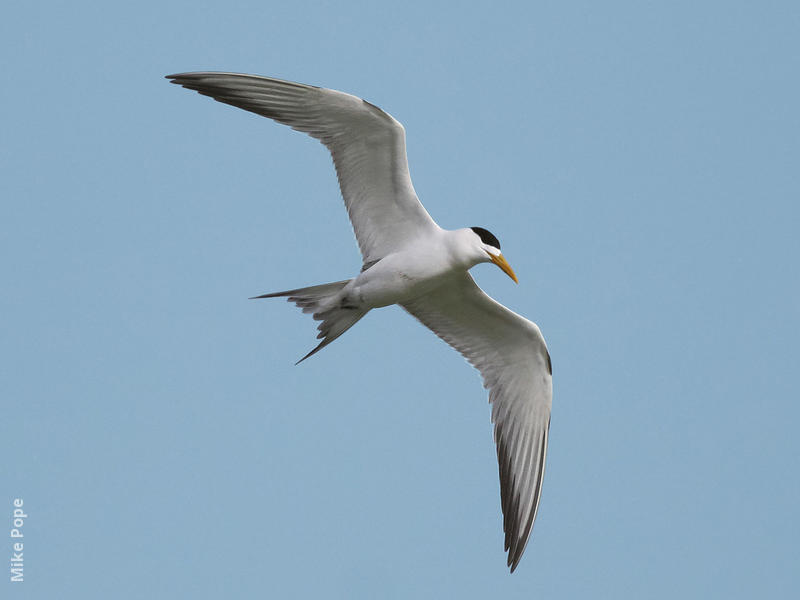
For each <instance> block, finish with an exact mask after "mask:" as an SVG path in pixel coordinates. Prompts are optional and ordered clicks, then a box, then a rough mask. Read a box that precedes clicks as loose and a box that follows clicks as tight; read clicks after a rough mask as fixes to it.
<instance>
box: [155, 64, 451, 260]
mask: <svg viewBox="0 0 800 600" xmlns="http://www.w3.org/2000/svg"><path fill="white" fill-rule="evenodd" d="M167 78H168V79H170V80H171V81H172V83H177V84H179V85H182V86H183V87H185V88H188V89H190V90H196V91H198V92H200V93H201V94H203V95H205V96H210V97H212V98H214V99H215V100H219V101H220V102H224V103H226V104H231V105H233V106H237V107H239V108H243V109H245V110H249V111H250V112H254V113H256V114H259V115H263V116H265V117H269V118H270V119H274V120H275V121H278V122H279V123H283V124H284V125H289V126H290V127H292V128H293V129H296V130H298V131H302V132H304V133H307V134H309V135H310V136H312V137H314V138H316V139H318V140H320V141H321V142H322V143H323V144H324V145H325V146H326V147H327V148H328V150H329V151H330V153H331V156H332V157H333V164H334V166H335V167H336V174H337V175H338V177H339V187H340V188H341V190H342V196H343V197H344V203H345V206H346V207H347V212H348V213H349V215H350V222H351V223H352V224H353V230H354V231H355V235H356V240H357V241H358V246H359V248H360V249H361V254H362V255H363V257H364V262H365V263H366V262H370V261H374V260H379V259H381V258H383V257H384V256H386V255H387V254H389V253H391V252H393V251H395V250H397V249H399V248H401V247H403V246H405V245H406V244H407V243H408V241H409V240H412V239H414V238H415V237H417V236H420V235H425V234H426V233H428V232H429V231H431V230H434V229H436V228H437V227H438V226H437V225H436V223H435V222H434V221H433V219H431V217H430V215H429V214H428V213H427V211H426V210H425V208H424V207H423V206H422V204H421V203H420V201H419V199H418V198H417V194H416V193H415V192H414V186H413V185H412V183H411V176H410V175H409V173H408V160H407V158H406V136H405V130H404V129H403V126H402V125H401V124H400V123H398V122H397V121H396V120H395V119H394V118H392V117H391V115H389V114H387V113H385V112H383V111H382V110H381V109H379V108H378V107H377V106H373V105H372V104H370V103H369V102H367V101H365V100H362V99H361V98H357V97H356V96H351V95H350V94H345V93H342V92H337V91H335V90H328V89H324V88H319V87H314V86H310V85H303V84H300V83H292V82H289V81H281V80H280V79H271V78H269V77H259V76H256V75H243V74H239V73H209V72H201V73H181V74H178V75H168V76H167Z"/></svg>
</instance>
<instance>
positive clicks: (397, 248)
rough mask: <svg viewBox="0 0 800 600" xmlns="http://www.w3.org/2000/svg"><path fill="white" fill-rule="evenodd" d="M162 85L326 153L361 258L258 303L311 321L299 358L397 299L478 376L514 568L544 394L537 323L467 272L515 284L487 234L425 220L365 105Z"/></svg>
mask: <svg viewBox="0 0 800 600" xmlns="http://www.w3.org/2000/svg"><path fill="white" fill-rule="evenodd" d="M168 78H169V79H170V80H171V81H172V82H173V83H177V84H179V85H182V86H183V87H185V88H188V89H192V90H196V91H198V92H200V93H201V94H204V95H206V96H210V97H212V98H214V99H216V100H219V101H220V102H225V103H226V104H231V105H233V106H237V107H239V108H243V109H245V110H249V111H251V112H254V113H257V114H260V115H263V116H265V117H269V118H271V119H274V120H275V121H278V122H279V123H283V124H285V125H289V126H291V127H292V128H293V129H296V130H298V131H302V132H304V133H307V134H309V135H311V136H312V137H315V138H317V139H318V140H320V141H321V142H322V143H323V144H324V145H325V146H326V147H327V148H328V150H329V151H330V153H331V156H332V157H333V162H334V165H335V167H336V173H337V175H338V177H339V185H340V188H341V191H342V196H343V198H344V202H345V206H346V207H347V211H348V214H349V215H350V221H351V223H352V224H353V230H354V232H355V235H356V239H357V241H358V246H359V248H360V250H361V254H362V256H363V259H364V265H363V268H362V270H361V273H360V274H359V275H357V276H356V277H355V278H353V279H349V280H344V281H338V282H335V283H328V284H322V285H317V286H312V287H307V288H299V289H296V290H288V291H285V292H277V293H272V294H264V295H263V296H258V297H259V298H270V297H288V299H289V300H290V301H292V302H294V303H295V304H297V306H299V307H300V308H301V309H302V310H303V312H306V313H310V314H312V315H313V317H314V318H315V319H317V320H319V321H321V323H320V325H319V335H318V337H319V338H321V339H322V341H321V342H320V344H319V345H318V346H317V347H316V348H314V349H313V350H312V351H311V352H309V353H308V354H307V355H306V356H305V357H303V359H301V361H302V360H305V359H306V358H308V357H309V356H311V355H312V354H314V353H315V352H317V351H319V350H320V349H322V348H324V347H325V346H326V345H328V344H329V343H331V342H332V341H333V340H334V339H336V338H337V337H339V336H340V335H342V333H344V332H345V331H347V330H348V329H349V328H350V327H352V326H353V325H354V324H355V323H356V322H357V321H358V320H359V319H360V318H361V317H363V316H364V315H365V314H366V313H367V312H368V311H369V310H371V309H373V308H378V307H382V306H387V305H390V304H399V305H400V306H402V307H403V308H404V309H405V310H406V311H408V312H409V313H410V314H412V315H413V316H414V317H416V318H417V319H418V320H419V321H420V322H421V323H423V324H424V325H425V326H426V327H428V328H429V329H431V330H432V331H433V332H434V333H435V334H436V335H438V336H439V337H440V338H442V339H443V340H444V341H446V342H447V343H448V344H450V345H451V346H452V347H453V348H455V349H456V350H458V351H459V352H460V353H461V354H462V355H464V357H465V358H466V359H467V360H468V361H469V362H470V363H471V364H472V365H473V366H474V367H475V368H476V369H478V370H479V371H480V373H481V375H482V376H483V380H484V385H485V387H486V388H488V389H489V401H490V402H491V403H492V422H493V423H494V437H495V442H496V444H497V458H498V463H499V467H500V496H501V504H502V509H503V516H504V520H503V529H504V531H505V548H506V550H507V551H508V565H509V566H510V567H511V571H512V572H513V571H514V569H515V568H516V566H517V564H518V563H519V560H520V558H521V557H522V553H523V552H524V550H525V546H526V544H527V542H528V539H529V537H530V533H531V528H532V527H533V522H534V520H535V518H536V512H537V508H538V505H539V498H540V496H541V491H542V477H543V476H544V465H545V456H546V453H547V435H548V430H549V426H550V408H551V403H552V392H553V387H552V369H551V366H550V356H549V354H548V352H547V347H546V345H545V342H544V338H543V337H542V334H541V332H540V331H539V328H538V327H537V326H536V325H535V324H534V323H532V322H531V321H528V320H527V319H525V318H523V317H521V316H519V315H517V314H516V313H514V312H512V311H511V310H509V309H507V308H506V307H504V306H503V305H502V304H499V303H498V302H495V301H494V300H493V299H492V298H490V297H489V296H487V295H486V294H485V293H484V292H483V291H482V290H481V289H480V288H479V287H478V286H477V285H476V284H475V282H474V280H473V279H472V277H471V276H470V275H469V273H468V270H469V269H470V268H471V267H473V266H474V265H476V264H478V263H482V262H493V263H495V264H496V265H498V266H499V267H500V268H501V269H502V270H503V271H505V272H506V273H507V274H508V275H509V276H510V277H512V278H513V279H514V281H516V276H515V275H514V272H513V270H512V269H511V267H510V266H509V264H508V262H506V260H505V258H504V257H503V255H502V254H501V253H500V243H499V242H498V241H497V238H496V237H494V236H493V235H492V234H491V233H489V232H488V231H486V230H485V229H482V228H480V227H473V228H467V229H458V230H455V231H447V230H444V229H442V228H440V227H439V226H438V225H437V224H436V223H435V222H434V221H433V219H431V217H430V215H429V214H428V213H427V211H426V210H425V208H424V207H423V206H422V204H421V203H420V201H419V199H418V198H417V195H416V193H415V192H414V186H413V185H412V183H411V177H410V175H409V172H408V161H407V159H406V147H405V130H404V129H403V126H402V125H401V124H400V123H399V122H397V121H396V120H395V119H394V118H392V117H391V116H390V115H388V114H387V113H385V112H383V111H382V110H381V109H379V108H378V107H376V106H373V105H372V104H370V103H369V102H366V101H365V100H362V99H360V98H357V97H356V96H351V95H350V94H345V93H342V92H337V91H334V90H328V89H323V88H318V87H314V86H309V85H303V84H298V83H291V82H288V81H281V80H278V79H271V78H267V77H259V76H254V75H242V74H236V73H207V72H205V73H183V74H179V75H169V76H168Z"/></svg>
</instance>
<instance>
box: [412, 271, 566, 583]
mask: <svg viewBox="0 0 800 600" xmlns="http://www.w3.org/2000/svg"><path fill="white" fill-rule="evenodd" d="M403 308H404V309H405V310H407V311H408V312H409V313H411V315H413V316H414V317H416V318H417V319H418V320H419V321H420V322H421V323H422V324H423V325H425V326H426V327H428V328H429V329H431V330H432V331H433V332H434V333H435V334H436V335H438V336H439V337H440V338H442V339H443V340H444V341H445V342H447V343H448V344H450V345H451V346H452V347H453V348H455V349H456V350H458V351H459V352H460V353H461V354H462V355H463V356H464V357H465V358H466V359H467V360H468V361H469V362H470V364H472V365H473V366H474V367H475V368H476V369H478V371H480V373H481V375H482V376H483V382H484V386H485V387H486V388H488V389H489V402H491V404H492V423H494V439H495V443H496V444H497V462H498V467H499V471H500V502H501V506H502V508H503V530H504V532H505V549H506V551H507V552H508V566H509V567H511V571H512V572H513V571H514V569H515V568H516V567H517V564H518V563H519V561H520V558H521V557H522V553H523V552H524V551H525V546H526V545H527V543H528V539H529V538H530V534H531V530H532V528H533V523H534V521H535V519H536V512H537V510H538V507H539V499H540V498H541V493H542V479H543V477H544V467H545V458H546V455H547V435H548V431H549V429H550V409H551V405H552V397H553V379H552V373H551V369H550V357H549V354H548V352H547V346H546V345H545V342H544V338H543V337H542V334H541V332H540V331H539V328H538V327H537V326H536V324H535V323H532V322H531V321H528V320H527V319H525V318H523V317H521V316H519V315H518V314H516V313H514V312H513V311H511V310H509V309H507V308H506V307H505V306H503V305H502V304H500V303H498V302H496V301H495V300H493V299H492V298H490V297H489V296H487V295H486V294H485V293H484V292H483V291H482V290H481V289H480V288H479V287H478V285H477V284H476V283H475V281H474V280H473V279H472V277H471V276H470V275H469V274H468V273H465V274H463V275H458V276H457V277H455V278H454V279H452V280H450V281H449V282H448V283H447V284H444V285H442V286H441V287H439V288H437V290H435V291H434V292H433V293H431V294H427V295H425V296H423V297H421V298H419V299H417V300H414V301H413V302H409V303H406V304H404V305H403Z"/></svg>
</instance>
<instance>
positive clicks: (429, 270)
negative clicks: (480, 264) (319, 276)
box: [348, 251, 452, 308]
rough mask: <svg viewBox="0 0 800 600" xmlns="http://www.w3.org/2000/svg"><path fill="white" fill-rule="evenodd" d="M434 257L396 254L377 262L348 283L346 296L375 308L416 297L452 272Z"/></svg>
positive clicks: (404, 253)
mask: <svg viewBox="0 0 800 600" xmlns="http://www.w3.org/2000/svg"><path fill="white" fill-rule="evenodd" d="M435 256H436V255H435V254H434V255H433V257H434V260H432V255H431V254H430V253H421V252H419V251H415V252H409V251H406V252H398V253H395V254H390V255H389V256H387V257H385V258H383V259H381V260H380V261H378V262H377V263H376V264H374V265H373V266H372V267H370V268H369V269H367V270H366V271H364V272H363V273H361V274H360V275H359V276H358V277H357V278H356V279H355V280H353V282H352V283H351V286H352V287H350V290H348V291H349V294H348V295H350V296H351V297H352V298H353V299H354V300H356V301H357V302H358V303H359V304H360V305H362V306H365V307H369V308H379V307H381V306H389V305H390V304H399V303H402V302H406V301H408V300H411V299H412V298H417V297H419V296H421V295H423V294H425V293H427V292H429V291H430V290H432V289H433V288H435V287H437V286H438V285H441V283H442V277H443V276H446V275H447V274H448V273H449V272H452V267H451V266H450V265H446V264H443V263H441V262H439V261H436V260H435Z"/></svg>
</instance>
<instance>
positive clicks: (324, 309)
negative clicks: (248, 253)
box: [251, 279, 369, 365]
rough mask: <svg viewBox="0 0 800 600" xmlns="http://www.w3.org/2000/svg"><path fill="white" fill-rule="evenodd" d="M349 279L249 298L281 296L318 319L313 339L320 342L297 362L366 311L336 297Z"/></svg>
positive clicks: (350, 324) (354, 322) (315, 350)
mask: <svg viewBox="0 0 800 600" xmlns="http://www.w3.org/2000/svg"><path fill="white" fill-rule="evenodd" d="M350 281H351V280H350V279H345V280H344V281H336V282H334V283H323V284H322V285H312V286H311V287H306V288H298V289H296V290H287V291H285V292H274V293H272V294H263V295H262V296H255V297H254V298H251V300H254V299H256V298H284V297H285V298H286V299H287V300H288V301H289V302H294V303H295V304H296V305H297V307H298V308H300V309H302V311H303V312H304V313H311V315H312V316H313V317H314V320H315V321H322V323H320V324H319V327H317V329H318V330H319V334H318V335H317V339H321V340H322V341H321V342H320V343H319V345H318V346H317V347H316V348H314V349H313V350H312V351H311V352H309V353H308V354H306V355H305V356H304V357H303V358H301V359H300V360H298V361H297V362H296V363H295V364H296V365H299V364H300V363H301V362H303V361H304V360H305V359H307V358H308V357H309V356H312V355H314V354H316V353H317V352H319V351H320V350H322V349H323V348H324V347H325V346H327V345H328V344H330V343H331V342H332V341H333V340H335V339H336V338H338V337H339V336H340V335H342V334H343V333H344V332H345V331H347V330H348V329H350V328H351V327H352V326H353V325H355V324H356V323H357V322H358V320H359V319H360V318H361V317H363V316H364V315H365V314H367V312H369V310H368V309H367V310H364V309H362V308H359V307H356V306H350V305H348V304H347V303H345V302H344V299H342V298H337V296H338V295H339V292H340V291H342V288H344V286H346V285H347V284H348V283H350Z"/></svg>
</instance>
